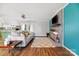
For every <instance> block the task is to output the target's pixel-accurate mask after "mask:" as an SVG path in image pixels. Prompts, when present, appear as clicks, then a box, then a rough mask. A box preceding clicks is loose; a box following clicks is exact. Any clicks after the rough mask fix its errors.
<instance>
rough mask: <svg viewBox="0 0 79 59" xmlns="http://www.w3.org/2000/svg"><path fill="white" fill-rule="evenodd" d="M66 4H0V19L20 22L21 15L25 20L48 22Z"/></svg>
mask: <svg viewBox="0 0 79 59" xmlns="http://www.w3.org/2000/svg"><path fill="white" fill-rule="evenodd" d="M65 5H66V3H4V4H0V11H1V12H0V17H4V18H6V21H7V20H8V21H10V20H11V21H15V20H22V18H21V15H22V14H25V15H26V20H34V21H48V20H49V19H51V17H53V16H54V15H55V13H56V12H57V11H58V10H60V8H62V7H64V6H65Z"/></svg>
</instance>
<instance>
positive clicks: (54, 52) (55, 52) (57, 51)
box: [0, 42, 73, 56]
mask: <svg viewBox="0 0 79 59" xmlns="http://www.w3.org/2000/svg"><path fill="white" fill-rule="evenodd" d="M31 44H32V42H31V43H30V44H29V45H28V46H27V47H25V48H22V50H21V51H16V52H15V53H14V56H73V54H71V53H70V52H69V51H68V50H66V49H65V48H63V47H60V48H32V47H31ZM0 50H1V52H0V55H2V56H11V54H10V53H9V52H8V51H7V50H8V49H0Z"/></svg>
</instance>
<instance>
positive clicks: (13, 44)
mask: <svg viewBox="0 0 79 59" xmlns="http://www.w3.org/2000/svg"><path fill="white" fill-rule="evenodd" d="M21 42H22V41H20V40H15V41H10V44H8V46H11V47H12V48H9V53H11V55H12V56H13V55H14V53H15V52H16V51H17V50H16V48H17V45H19V44H21Z"/></svg>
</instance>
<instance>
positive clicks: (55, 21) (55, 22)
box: [52, 15, 58, 24]
mask: <svg viewBox="0 0 79 59" xmlns="http://www.w3.org/2000/svg"><path fill="white" fill-rule="evenodd" d="M57 23H58V15H56V16H54V17H53V18H52V24H57Z"/></svg>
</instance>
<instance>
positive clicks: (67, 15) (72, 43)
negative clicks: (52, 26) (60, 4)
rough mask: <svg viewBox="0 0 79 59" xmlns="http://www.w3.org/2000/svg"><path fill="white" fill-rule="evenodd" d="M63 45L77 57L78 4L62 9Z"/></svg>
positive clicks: (78, 50) (78, 37)
mask: <svg viewBox="0 0 79 59" xmlns="http://www.w3.org/2000/svg"><path fill="white" fill-rule="evenodd" d="M64 45H65V46H66V47H68V48H69V49H71V50H72V51H73V52H75V53H76V54H78V55H79V3H70V4H69V5H68V6H66V7H65V8H64Z"/></svg>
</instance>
